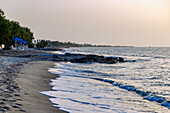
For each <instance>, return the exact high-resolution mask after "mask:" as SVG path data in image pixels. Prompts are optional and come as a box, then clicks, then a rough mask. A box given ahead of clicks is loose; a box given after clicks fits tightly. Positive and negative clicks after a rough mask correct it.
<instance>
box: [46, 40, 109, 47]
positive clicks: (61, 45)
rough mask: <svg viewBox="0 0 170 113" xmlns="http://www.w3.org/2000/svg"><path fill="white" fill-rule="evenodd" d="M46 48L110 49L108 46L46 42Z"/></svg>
mask: <svg viewBox="0 0 170 113" xmlns="http://www.w3.org/2000/svg"><path fill="white" fill-rule="evenodd" d="M47 42H48V47H111V46H110V45H91V44H77V43H75V42H60V41H47Z"/></svg>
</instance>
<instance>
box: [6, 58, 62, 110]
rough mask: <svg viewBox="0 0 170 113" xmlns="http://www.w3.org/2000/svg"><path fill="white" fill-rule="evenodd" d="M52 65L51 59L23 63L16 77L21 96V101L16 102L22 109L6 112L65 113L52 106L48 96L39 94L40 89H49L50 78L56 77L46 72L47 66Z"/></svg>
mask: <svg viewBox="0 0 170 113" xmlns="http://www.w3.org/2000/svg"><path fill="white" fill-rule="evenodd" d="M53 65H54V62H52V61H34V62H29V63H28V64H24V66H23V67H22V68H21V70H20V74H18V78H16V82H17V83H18V85H19V88H20V96H21V101H19V102H18V103H19V104H21V105H22V108H23V111H22V110H21V111H18V110H17V109H15V108H13V109H10V111H8V113H20V112H21V113H23V112H25V111H26V112H27V113H65V112H64V111H60V110H58V109H57V108H55V107H52V104H51V103H50V101H49V100H48V99H49V97H48V96H45V95H42V94H39V92H41V91H49V90H51V86H50V85H49V83H50V79H55V78H57V77H58V76H56V75H53V74H50V73H49V72H48V68H50V67H52V66H53Z"/></svg>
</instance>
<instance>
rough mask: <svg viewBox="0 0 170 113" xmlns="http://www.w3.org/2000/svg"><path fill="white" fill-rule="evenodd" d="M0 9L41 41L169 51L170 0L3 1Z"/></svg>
mask: <svg viewBox="0 0 170 113" xmlns="http://www.w3.org/2000/svg"><path fill="white" fill-rule="evenodd" d="M0 8H1V9H3V10H4V11H5V15H6V16H7V18H8V19H11V20H16V21H18V22H20V23H21V25H23V26H27V27H29V28H30V29H31V30H32V31H33V32H34V36H35V38H38V39H50V40H59V41H75V42H78V43H91V44H110V45H133V46H169V47H170V0H0Z"/></svg>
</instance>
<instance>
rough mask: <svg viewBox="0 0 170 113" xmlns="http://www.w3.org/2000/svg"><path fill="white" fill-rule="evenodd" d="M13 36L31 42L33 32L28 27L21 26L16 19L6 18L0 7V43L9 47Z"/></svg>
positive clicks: (6, 47)
mask: <svg viewBox="0 0 170 113" xmlns="http://www.w3.org/2000/svg"><path fill="white" fill-rule="evenodd" d="M14 37H18V38H21V39H23V40H25V41H27V42H28V44H31V43H32V40H33V39H34V36H33V33H32V32H31V30H30V29H29V28H28V27H23V26H21V25H20V24H19V23H18V22H17V21H11V20H9V19H6V17H5V14H4V11H2V10H1V9H0V45H2V44H4V45H5V49H10V46H11V45H12V44H13V43H14V42H13V41H12V40H13V39H14Z"/></svg>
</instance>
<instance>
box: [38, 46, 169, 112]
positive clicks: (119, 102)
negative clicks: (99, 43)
mask: <svg viewBox="0 0 170 113" xmlns="http://www.w3.org/2000/svg"><path fill="white" fill-rule="evenodd" d="M64 53H82V54H96V55H103V56H105V57H108V56H113V57H122V58H124V59H125V62H123V63H122V62H121V63H115V64H104V63H70V62H58V63H55V66H54V67H53V68H50V69H49V72H50V73H52V74H57V75H60V77H59V78H56V79H53V80H51V83H50V85H52V86H53V88H52V91H44V92H41V93H42V94H44V95H48V96H49V98H50V101H51V102H52V103H53V106H54V107H57V108H59V109H60V110H64V111H67V112H69V113H170V48H168V47H80V48H69V49H65V50H64V51H62V52H60V53H59V52H56V54H64Z"/></svg>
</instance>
